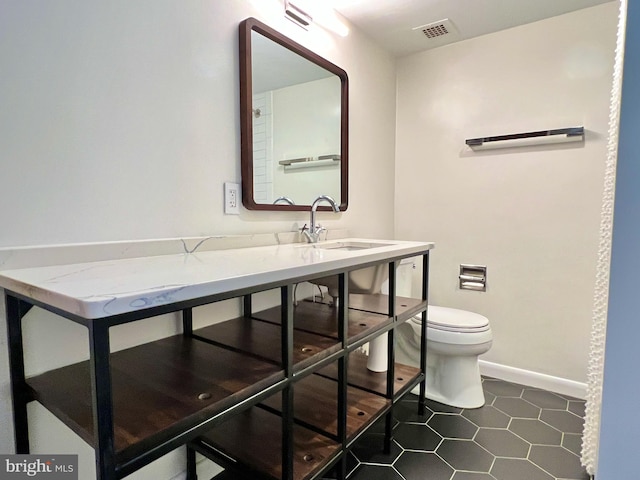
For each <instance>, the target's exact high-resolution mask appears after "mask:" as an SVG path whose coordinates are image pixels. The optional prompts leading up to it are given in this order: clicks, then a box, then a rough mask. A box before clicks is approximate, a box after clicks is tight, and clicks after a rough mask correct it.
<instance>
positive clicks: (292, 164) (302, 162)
mask: <svg viewBox="0 0 640 480" xmlns="http://www.w3.org/2000/svg"><path fill="white" fill-rule="evenodd" d="M339 162H340V155H335V154H334V155H320V156H318V157H317V158H316V157H304V158H293V159H291V160H280V161H279V162H278V163H279V164H280V165H282V166H284V169H285V170H288V169H293V168H310V167H325V166H330V165H338V164H339Z"/></svg>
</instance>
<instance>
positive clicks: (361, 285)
mask: <svg viewBox="0 0 640 480" xmlns="http://www.w3.org/2000/svg"><path fill="white" fill-rule="evenodd" d="M388 277H389V266H388V265H387V264H383V265H376V266H373V267H366V268H361V269H360V270H353V271H351V272H349V293H380V289H381V287H382V284H383V283H384V281H385V280H386V279H387V278H388ZM309 281H310V282H311V283H315V284H316V285H323V286H325V287H327V289H329V295H331V296H332V297H333V298H334V300H335V299H337V298H338V295H339V294H338V292H339V289H338V276H337V275H333V276H330V277H321V278H314V279H313V280H309Z"/></svg>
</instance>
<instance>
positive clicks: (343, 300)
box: [336, 273, 349, 480]
mask: <svg viewBox="0 0 640 480" xmlns="http://www.w3.org/2000/svg"><path fill="white" fill-rule="evenodd" d="M347 275H348V274H346V273H341V274H340V275H339V277H338V291H339V294H338V298H339V300H338V339H339V341H340V344H341V346H342V348H343V349H345V348H346V347H347V343H348V337H349V318H348V315H349V313H348V312H349V283H348V281H347V278H348V277H347ZM348 368H349V357H348V355H344V356H343V357H340V358H339V359H338V412H337V415H338V441H339V442H340V444H341V445H342V457H341V458H340V461H339V462H338V464H337V465H336V473H337V477H338V480H345V479H346V477H347V451H346V450H345V448H344V446H345V445H346V444H347V381H348V378H347V371H348Z"/></svg>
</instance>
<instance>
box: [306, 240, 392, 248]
mask: <svg viewBox="0 0 640 480" xmlns="http://www.w3.org/2000/svg"><path fill="white" fill-rule="evenodd" d="M389 245H391V244H389V243H374V242H351V241H347V242H331V243H320V244H317V245H315V248H319V249H321V250H366V249H369V248H376V247H388V246H389Z"/></svg>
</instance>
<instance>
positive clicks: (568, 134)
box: [465, 127, 584, 150]
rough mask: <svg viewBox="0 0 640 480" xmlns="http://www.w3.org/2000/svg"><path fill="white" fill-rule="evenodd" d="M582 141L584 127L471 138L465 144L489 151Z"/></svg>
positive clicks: (472, 147) (475, 148)
mask: <svg viewBox="0 0 640 480" xmlns="http://www.w3.org/2000/svg"><path fill="white" fill-rule="evenodd" d="M582 141H584V127H570V128H559V129H556V130H540V131H537V132H525V133H512V134H510V135H499V136H495V137H481V138H469V139H467V140H466V141H465V143H466V144H467V145H468V146H469V147H470V148H471V149H473V150H488V149H491V148H511V147H525V146H532V145H545V144H550V143H569V142H582Z"/></svg>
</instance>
